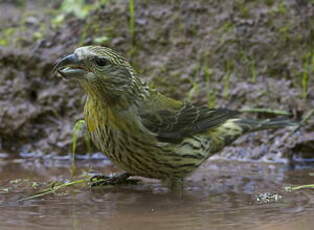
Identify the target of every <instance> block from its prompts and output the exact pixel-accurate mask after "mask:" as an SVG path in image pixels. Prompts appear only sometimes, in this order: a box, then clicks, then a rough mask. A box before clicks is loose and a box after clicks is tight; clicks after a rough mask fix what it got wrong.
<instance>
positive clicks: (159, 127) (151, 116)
mask: <svg viewBox="0 0 314 230" xmlns="http://www.w3.org/2000/svg"><path fill="white" fill-rule="evenodd" d="M237 114H239V112H237V111H232V110H228V109H223V108H220V109H209V108H207V107H204V106H202V107H201V106H195V105H192V104H189V103H184V104H182V106H180V108H176V109H173V108H172V109H162V108H160V109H157V110H155V109H153V110H151V111H148V112H147V110H146V112H142V113H141V114H140V116H141V119H142V122H143V124H144V126H145V127H146V128H147V129H148V130H150V131H151V132H153V133H156V134H157V138H158V140H159V141H161V142H170V143H178V142H181V141H182V139H183V138H185V137H188V136H191V135H194V134H197V133H202V132H205V131H206V130H208V129H211V128H215V127H217V126H219V125H221V124H223V123H224V122H225V121H226V120H228V119H230V118H232V117H235V116H236V115H237Z"/></svg>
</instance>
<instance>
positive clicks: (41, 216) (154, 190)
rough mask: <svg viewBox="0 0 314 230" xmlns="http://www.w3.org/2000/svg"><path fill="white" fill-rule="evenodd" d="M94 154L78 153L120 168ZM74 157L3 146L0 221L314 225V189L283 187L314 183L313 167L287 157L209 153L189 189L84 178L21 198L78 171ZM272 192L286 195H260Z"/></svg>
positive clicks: (1, 224) (101, 166)
mask: <svg viewBox="0 0 314 230" xmlns="http://www.w3.org/2000/svg"><path fill="white" fill-rule="evenodd" d="M94 158H95V159H93V160H87V159H85V160H84V159H83V160H78V161H77V165H78V168H79V173H81V172H83V171H88V172H98V173H110V172H112V171H116V170H115V169H114V168H113V166H112V165H110V162H108V161H107V160H106V159H99V157H97V156H95V157H94ZM70 165H71V164H70V161H69V159H67V158H66V157H65V158H64V159H63V158H57V159H55V158H54V157H40V156H39V157H38V156H37V157H30V158H29V157H25V156H24V157H21V158H18V159H16V158H14V159H12V158H9V157H8V156H7V155H5V154H2V155H1V158H0V171H1V173H0V189H1V190H0V210H1V213H0V229H1V230H13V229H32V230H37V229H41V230H42V229H90V230H92V229H93V230H94V229H95V230H97V229H113V230H114V229H145V230H146V229H241V230H242V229H258V230H259V229H269V230H270V229H271V230H276V229H278V230H279V229H286V230H290V229H291V230H292V229H298V230H303V229H313V225H314V218H313V217H314V205H313V204H314V200H313V195H314V190H302V191H301V190H299V191H294V192H286V191H284V189H283V186H284V185H287V184H309V183H313V177H312V176H311V171H313V170H311V168H298V169H294V170H292V169H289V168H288V167H287V166H285V165H272V164H257V163H244V162H243V163H241V162H240V163H239V162H232V161H228V162H223V161H209V162H207V163H206V164H205V165H204V167H202V168H200V169H199V170H198V171H196V172H195V173H194V174H193V175H192V176H191V177H189V178H188V179H187V182H186V185H185V188H184V191H183V194H182V196H178V194H173V193H171V192H169V191H168V190H167V188H166V187H165V186H163V185H162V184H160V182H159V181H157V180H148V179H142V182H141V183H140V184H138V185H125V186H116V187H110V188H106V189H96V190H90V189H89V188H88V186H87V185H84V186H80V187H77V188H76V189H65V190H63V193H58V194H56V195H48V196H45V197H41V198H37V199H33V200H28V201H24V202H16V200H18V199H20V198H22V197H25V196H27V195H30V194H31V193H34V192H35V191H36V190H35V189H33V188H31V184H33V182H38V183H39V184H40V183H42V182H47V181H52V180H58V181H65V180H66V179H68V178H70V170H69V168H70ZM16 179H24V180H22V182H21V181H19V180H16ZM7 189H8V190H7ZM264 192H272V193H278V194H279V195H280V196H282V198H281V199H279V200H278V201H273V202H270V203H259V202H257V200H256V195H258V194H260V193H264Z"/></svg>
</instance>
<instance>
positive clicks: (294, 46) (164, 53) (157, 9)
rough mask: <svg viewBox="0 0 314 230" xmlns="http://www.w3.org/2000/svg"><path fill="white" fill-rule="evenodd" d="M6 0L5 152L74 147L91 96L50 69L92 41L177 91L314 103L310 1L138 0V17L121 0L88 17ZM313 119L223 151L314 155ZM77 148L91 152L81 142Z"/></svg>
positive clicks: (270, 104) (218, 99)
mask: <svg viewBox="0 0 314 230" xmlns="http://www.w3.org/2000/svg"><path fill="white" fill-rule="evenodd" d="M91 2H93V1H91ZM0 6H1V7H0V8H1V14H0V15H1V16H0V19H1V21H2V22H3V23H1V25H0V29H1V30H0V37H1V39H0V68H1V73H0V81H1V84H0V108H1V110H0V120H1V122H0V151H2V152H16V153H17V152H43V153H45V154H47V153H63V154H64V153H68V152H69V151H70V142H71V132H72V127H73V124H74V122H75V121H76V120H77V119H80V118H81V117H82V108H83V104H84V95H83V92H82V91H81V90H80V88H79V87H78V86H77V85H76V84H74V83H70V82H64V81H62V80H60V79H58V78H56V77H55V76H54V75H53V74H52V73H51V70H52V67H53V64H54V63H55V61H56V60H57V58H59V57H61V56H64V55H65V54H68V53H70V52H72V51H73V50H74V49H75V48H76V47H78V46H82V45H88V44H97V45H104V46H109V47H112V48H114V49H116V50H119V51H120V52H121V53H123V54H125V55H126V56H127V57H128V58H129V59H130V61H131V62H132V64H133V65H134V66H135V68H136V69H137V70H138V72H139V74H140V75H141V76H142V77H143V78H145V79H147V80H151V81H152V82H153V83H154V85H155V86H157V87H158V88H159V89H160V90H161V91H162V92H164V93H166V94H167V95H169V96H173V97H175V98H178V99H183V98H186V97H187V98H188V99H189V100H193V101H197V102H200V103H205V104H206V103H208V104H209V105H210V106H224V107H230V108H232V109H241V108H243V106H246V107H250V108H252V107H254V108H256V107H263V108H271V109H280V110H286V111H289V112H291V113H292V114H293V115H292V117H293V118H295V119H301V117H302V116H303V115H304V114H305V113H306V112H307V111H309V110H310V109H312V108H314V84H313V82H314V80H313V74H314V67H313V66H314V42H313V41H314V20H313V18H314V4H313V3H311V2H310V1H301V0H298V1H293V0H286V1H272V0H264V1H245V0H241V1H240V0H239V1H227V0H225V1H217V0H212V1H205V0H197V1H136V2H135V17H132V13H131V11H130V10H129V4H128V2H127V1H122V0H120V1H108V2H107V3H106V4H100V3H98V5H97V8H96V9H93V10H91V11H89V13H87V14H86V15H85V13H86V11H83V8H81V9H80V8H78V10H81V11H82V12H83V13H84V12H85V13H84V14H81V15H80V14H79V13H77V12H76V11H75V10H73V11H72V13H71V12H68V11H66V12H65V9H64V7H63V6H64V5H62V4H61V3H60V2H54V3H51V1H35V0H33V1H27V3H24V1H13V2H12V1H7V2H6V1H4V2H3V3H1V4H0ZM84 9H85V8H84ZM3 12H5V14H3ZM78 12H79V11H78ZM79 17H80V18H79ZM133 19H134V24H133V26H134V27H133V26H132V25H130V22H132V21H133ZM131 24H132V23H131ZM132 28H135V29H134V30H133V29H132ZM253 116H256V117H258V118H266V117H269V116H270V115H269V114H256V115H253ZM313 123H314V122H313V118H312V119H310V120H309V124H308V125H307V127H306V128H305V129H303V130H302V131H301V132H300V133H299V134H298V135H296V136H293V137H292V138H288V140H286V142H285V143H280V140H281V139H280V137H281V136H282V135H283V134H284V133H285V132H287V130H278V131H276V132H273V131H271V132H268V131H265V132H260V133H256V134H251V135H249V136H246V137H243V138H241V139H240V140H239V141H238V143H237V145H235V146H234V147H230V148H227V149H226V150H225V151H224V152H223V154H222V155H223V156H225V157H227V158H235V159H239V158H245V159H246V158H253V159H261V158H263V159H268V158H269V159H271V158H274V156H277V157H279V158H281V157H282V153H286V154H291V153H292V152H293V153H300V152H301V153H303V154H304V155H305V154H306V155H307V157H312V156H311V153H313V149H314V147H313V145H314V144H313V142H314V125H313ZM272 143H275V145H273V144H272ZM79 150H80V152H85V151H86V149H85V147H84V144H83V142H82V144H80V147H79ZM276 153H277V154H276ZM275 158H276V157H275ZM276 159H277V160H278V158H276Z"/></svg>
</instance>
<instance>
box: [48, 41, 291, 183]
mask: <svg viewBox="0 0 314 230" xmlns="http://www.w3.org/2000/svg"><path fill="white" fill-rule="evenodd" d="M54 71H55V72H56V73H58V75H59V76H60V75H61V77H62V78H65V79H68V80H73V81H77V82H79V84H80V85H81V87H82V88H83V90H84V91H85V93H86V94H87V99H86V102H85V106H84V120H85V122H86V125H87V130H88V133H89V136H90V138H91V140H92V142H93V143H94V144H95V146H96V147H97V148H98V149H99V150H100V151H102V152H103V153H104V154H105V155H106V156H107V157H108V158H109V159H110V160H111V161H112V163H113V164H114V165H115V166H117V167H118V168H120V169H122V170H123V171H125V173H124V174H121V175H120V177H119V176H118V177H117V178H116V179H115V180H116V181H119V180H120V179H121V178H122V179H126V178H128V177H129V176H141V177H146V178H155V179H160V180H162V181H163V182H165V183H167V184H168V185H169V186H170V187H171V188H175V187H178V186H179V187H180V186H182V184H183V180H184V178H185V177H187V176H188V175H190V174H191V173H193V171H195V170H196V169H197V168H198V167H199V166H200V165H201V164H202V163H203V162H204V161H206V160H207V159H208V158H209V157H211V156H212V155H214V154H216V153H218V152H220V151H221V150H222V149H223V148H224V147H225V146H228V145H230V144H231V143H232V142H234V141H235V140H236V139H237V138H238V137H240V136H242V135H245V134H247V133H249V132H254V131H259V130H264V129H276V128H283V127H286V126H294V125H296V122H293V121H290V120H288V119H285V118H277V119H276V118H275V119H264V120H254V119H248V118H242V117H241V116H240V115H241V113H240V112H238V111H236V110H230V109H227V108H209V107H207V106H201V105H196V104H193V103H191V102H188V101H179V100H175V99H173V98H170V97H167V96H165V95H163V94H162V93H160V92H159V91H158V90H157V89H156V88H154V87H152V86H151V85H150V84H149V83H147V82H145V81H143V80H142V79H140V77H139V76H138V74H137V73H136V71H135V70H134V68H133V67H132V66H131V64H130V63H129V62H128V60H127V59H126V58H125V57H123V56H122V55H121V54H120V53H118V52H117V51H115V50H113V49H111V48H108V47H102V46H83V47H79V48H77V49H75V50H74V52H73V53H72V54H69V55H67V56H65V57H63V58H60V60H59V61H58V62H57V63H56V65H55V67H54Z"/></svg>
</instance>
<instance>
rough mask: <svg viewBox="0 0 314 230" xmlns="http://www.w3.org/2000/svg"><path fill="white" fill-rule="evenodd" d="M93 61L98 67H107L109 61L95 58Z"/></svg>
mask: <svg viewBox="0 0 314 230" xmlns="http://www.w3.org/2000/svg"><path fill="white" fill-rule="evenodd" d="M94 60H95V63H96V64H97V65H98V66H105V65H108V63H109V61H108V60H107V59H106V58H100V57H95V59H94Z"/></svg>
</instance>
